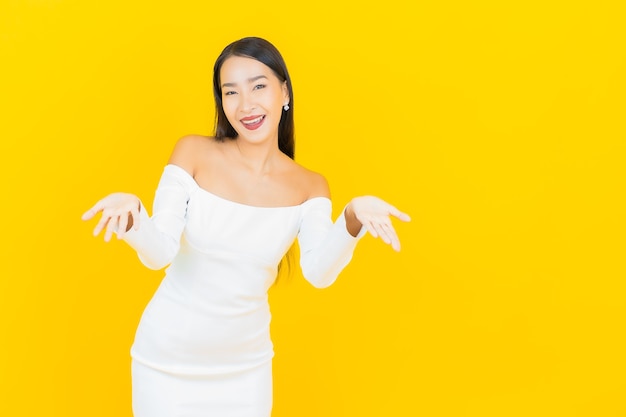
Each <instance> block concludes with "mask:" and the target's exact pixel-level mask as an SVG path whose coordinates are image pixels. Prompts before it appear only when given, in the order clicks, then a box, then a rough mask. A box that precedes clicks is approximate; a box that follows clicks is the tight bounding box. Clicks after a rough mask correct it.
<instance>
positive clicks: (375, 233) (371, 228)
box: [361, 221, 378, 237]
mask: <svg viewBox="0 0 626 417" xmlns="http://www.w3.org/2000/svg"><path fill="white" fill-rule="evenodd" d="M361 224H363V226H365V228H366V229H367V231H368V232H369V233H370V234H371V235H372V236H374V237H378V231H376V228H375V227H374V225H373V224H372V222H369V221H368V222H361Z"/></svg>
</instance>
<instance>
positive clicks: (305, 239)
mask: <svg viewBox="0 0 626 417" xmlns="http://www.w3.org/2000/svg"><path fill="white" fill-rule="evenodd" d="M308 204H310V205H309V206H307V207H306V210H305V213H304V215H303V219H302V223H301V226H300V233H299V235H298V241H299V243H300V266H301V267H302V273H303V275H304V277H305V278H306V279H307V281H309V282H310V283H311V284H313V285H314V286H315V287H318V288H324V287H328V286H329V285H331V284H332V283H333V282H334V281H335V280H336V279H337V276H338V275H339V273H340V272H341V271H342V270H343V269H344V268H345V267H346V265H347V264H348V263H349V262H350V260H351V259H352V254H353V252H354V249H355V248H356V244H357V242H358V241H359V239H360V238H361V237H362V236H363V235H364V234H365V232H366V231H369V232H370V233H371V234H372V235H373V236H374V237H380V238H381V239H382V240H383V241H384V242H385V243H387V244H390V245H391V246H392V247H393V248H394V249H395V250H397V251H399V250H400V241H399V239H398V236H397V234H396V232H395V230H394V228H393V226H392V225H391V219H390V216H394V217H397V218H398V219H400V220H402V221H409V220H410V218H409V216H408V215H407V214H405V213H402V212H400V211H399V210H398V209H396V208H395V207H393V206H391V205H390V204H388V203H386V202H385V201H383V200H381V199H379V198H377V197H371V196H364V197H356V198H354V199H353V200H352V201H350V203H349V204H348V205H347V206H346V207H345V208H344V210H343V212H342V214H341V215H340V216H339V218H338V219H337V221H336V222H335V223H334V224H333V223H332V221H331V219H330V215H331V203H330V200H328V199H314V200H311V201H309V202H308Z"/></svg>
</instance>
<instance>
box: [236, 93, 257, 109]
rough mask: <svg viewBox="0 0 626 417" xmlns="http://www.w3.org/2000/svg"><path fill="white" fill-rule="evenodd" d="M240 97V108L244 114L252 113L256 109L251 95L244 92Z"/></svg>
mask: <svg viewBox="0 0 626 417" xmlns="http://www.w3.org/2000/svg"><path fill="white" fill-rule="evenodd" d="M240 97H241V100H240V102H239V108H240V110H241V112H242V113H250V112H251V111H252V110H254V109H255V105H254V101H253V98H252V95H251V94H249V93H247V92H242V93H241V95H240Z"/></svg>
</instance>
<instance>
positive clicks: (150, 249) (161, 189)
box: [124, 165, 197, 269]
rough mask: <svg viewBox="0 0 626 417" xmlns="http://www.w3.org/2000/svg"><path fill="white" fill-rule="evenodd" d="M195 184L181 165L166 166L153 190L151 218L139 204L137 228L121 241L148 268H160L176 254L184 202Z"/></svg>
mask: <svg viewBox="0 0 626 417" xmlns="http://www.w3.org/2000/svg"><path fill="white" fill-rule="evenodd" d="M196 186H197V185H196V184H195V182H194V181H193V180H192V178H191V176H190V175H189V174H188V173H187V172H186V171H184V170H183V169H182V168H180V167H178V166H176V165H167V166H165V168H164V170H163V175H162V176H161V179H160V181H159V185H158V187H157V190H156V193H155V197H154V203H153V211H154V212H153V215H152V217H149V216H148V213H147V210H146V208H145V207H144V206H143V204H142V205H141V212H140V216H141V218H140V221H139V229H138V230H134V229H131V230H130V231H128V232H127V233H126V234H125V235H124V240H125V241H126V242H127V243H128V244H129V245H130V246H131V247H132V248H133V249H135V250H136V251H137V255H138V256H139V259H140V260H141V262H142V263H143V264H144V265H145V266H147V267H148V268H150V269H161V268H163V267H165V266H167V265H168V264H169V263H170V262H171V261H172V259H174V256H176V254H177V253H178V249H179V248H180V238H181V235H182V231H183V229H184V227H185V222H186V214H187V203H188V201H189V197H190V195H191V193H192V192H193V191H194V189H195V187H196Z"/></svg>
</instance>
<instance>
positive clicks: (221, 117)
mask: <svg viewBox="0 0 626 417" xmlns="http://www.w3.org/2000/svg"><path fill="white" fill-rule="evenodd" d="M231 56H241V57H246V58H252V59H256V60H257V61H259V62H261V63H263V64H265V65H267V66H268V67H269V68H270V69H271V70H272V71H274V74H276V77H278V79H279V80H280V81H281V83H283V82H286V83H287V90H288V91H289V110H287V111H283V112H282V116H281V118H280V123H279V124H278V148H279V149H280V150H281V151H282V152H283V153H284V154H285V155H287V156H288V157H290V158H291V159H293V158H294V155H295V140H294V123H293V90H292V87H291V78H290V77H289V72H288V71H287V65H286V64H285V60H284V59H283V57H282V55H281V54H280V52H278V49H276V47H275V46H274V45H272V44H271V43H270V42H268V41H266V40H265V39H262V38H257V37H247V38H242V39H239V40H238V41H235V42H233V43H231V44H230V45H228V46H227V47H226V48H224V50H223V51H222V53H221V54H220V56H219V57H218V58H217V60H216V61H215V65H214V67H213V96H214V97H215V138H216V139H217V140H221V141H223V140H225V139H234V138H236V137H237V132H236V131H235V129H234V128H233V126H232V125H231V124H230V122H229V121H228V119H226V114H225V113H224V107H223V106H222V86H221V84H222V83H221V80H220V70H221V69H222V64H224V61H226V59H227V58H229V57H231Z"/></svg>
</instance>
